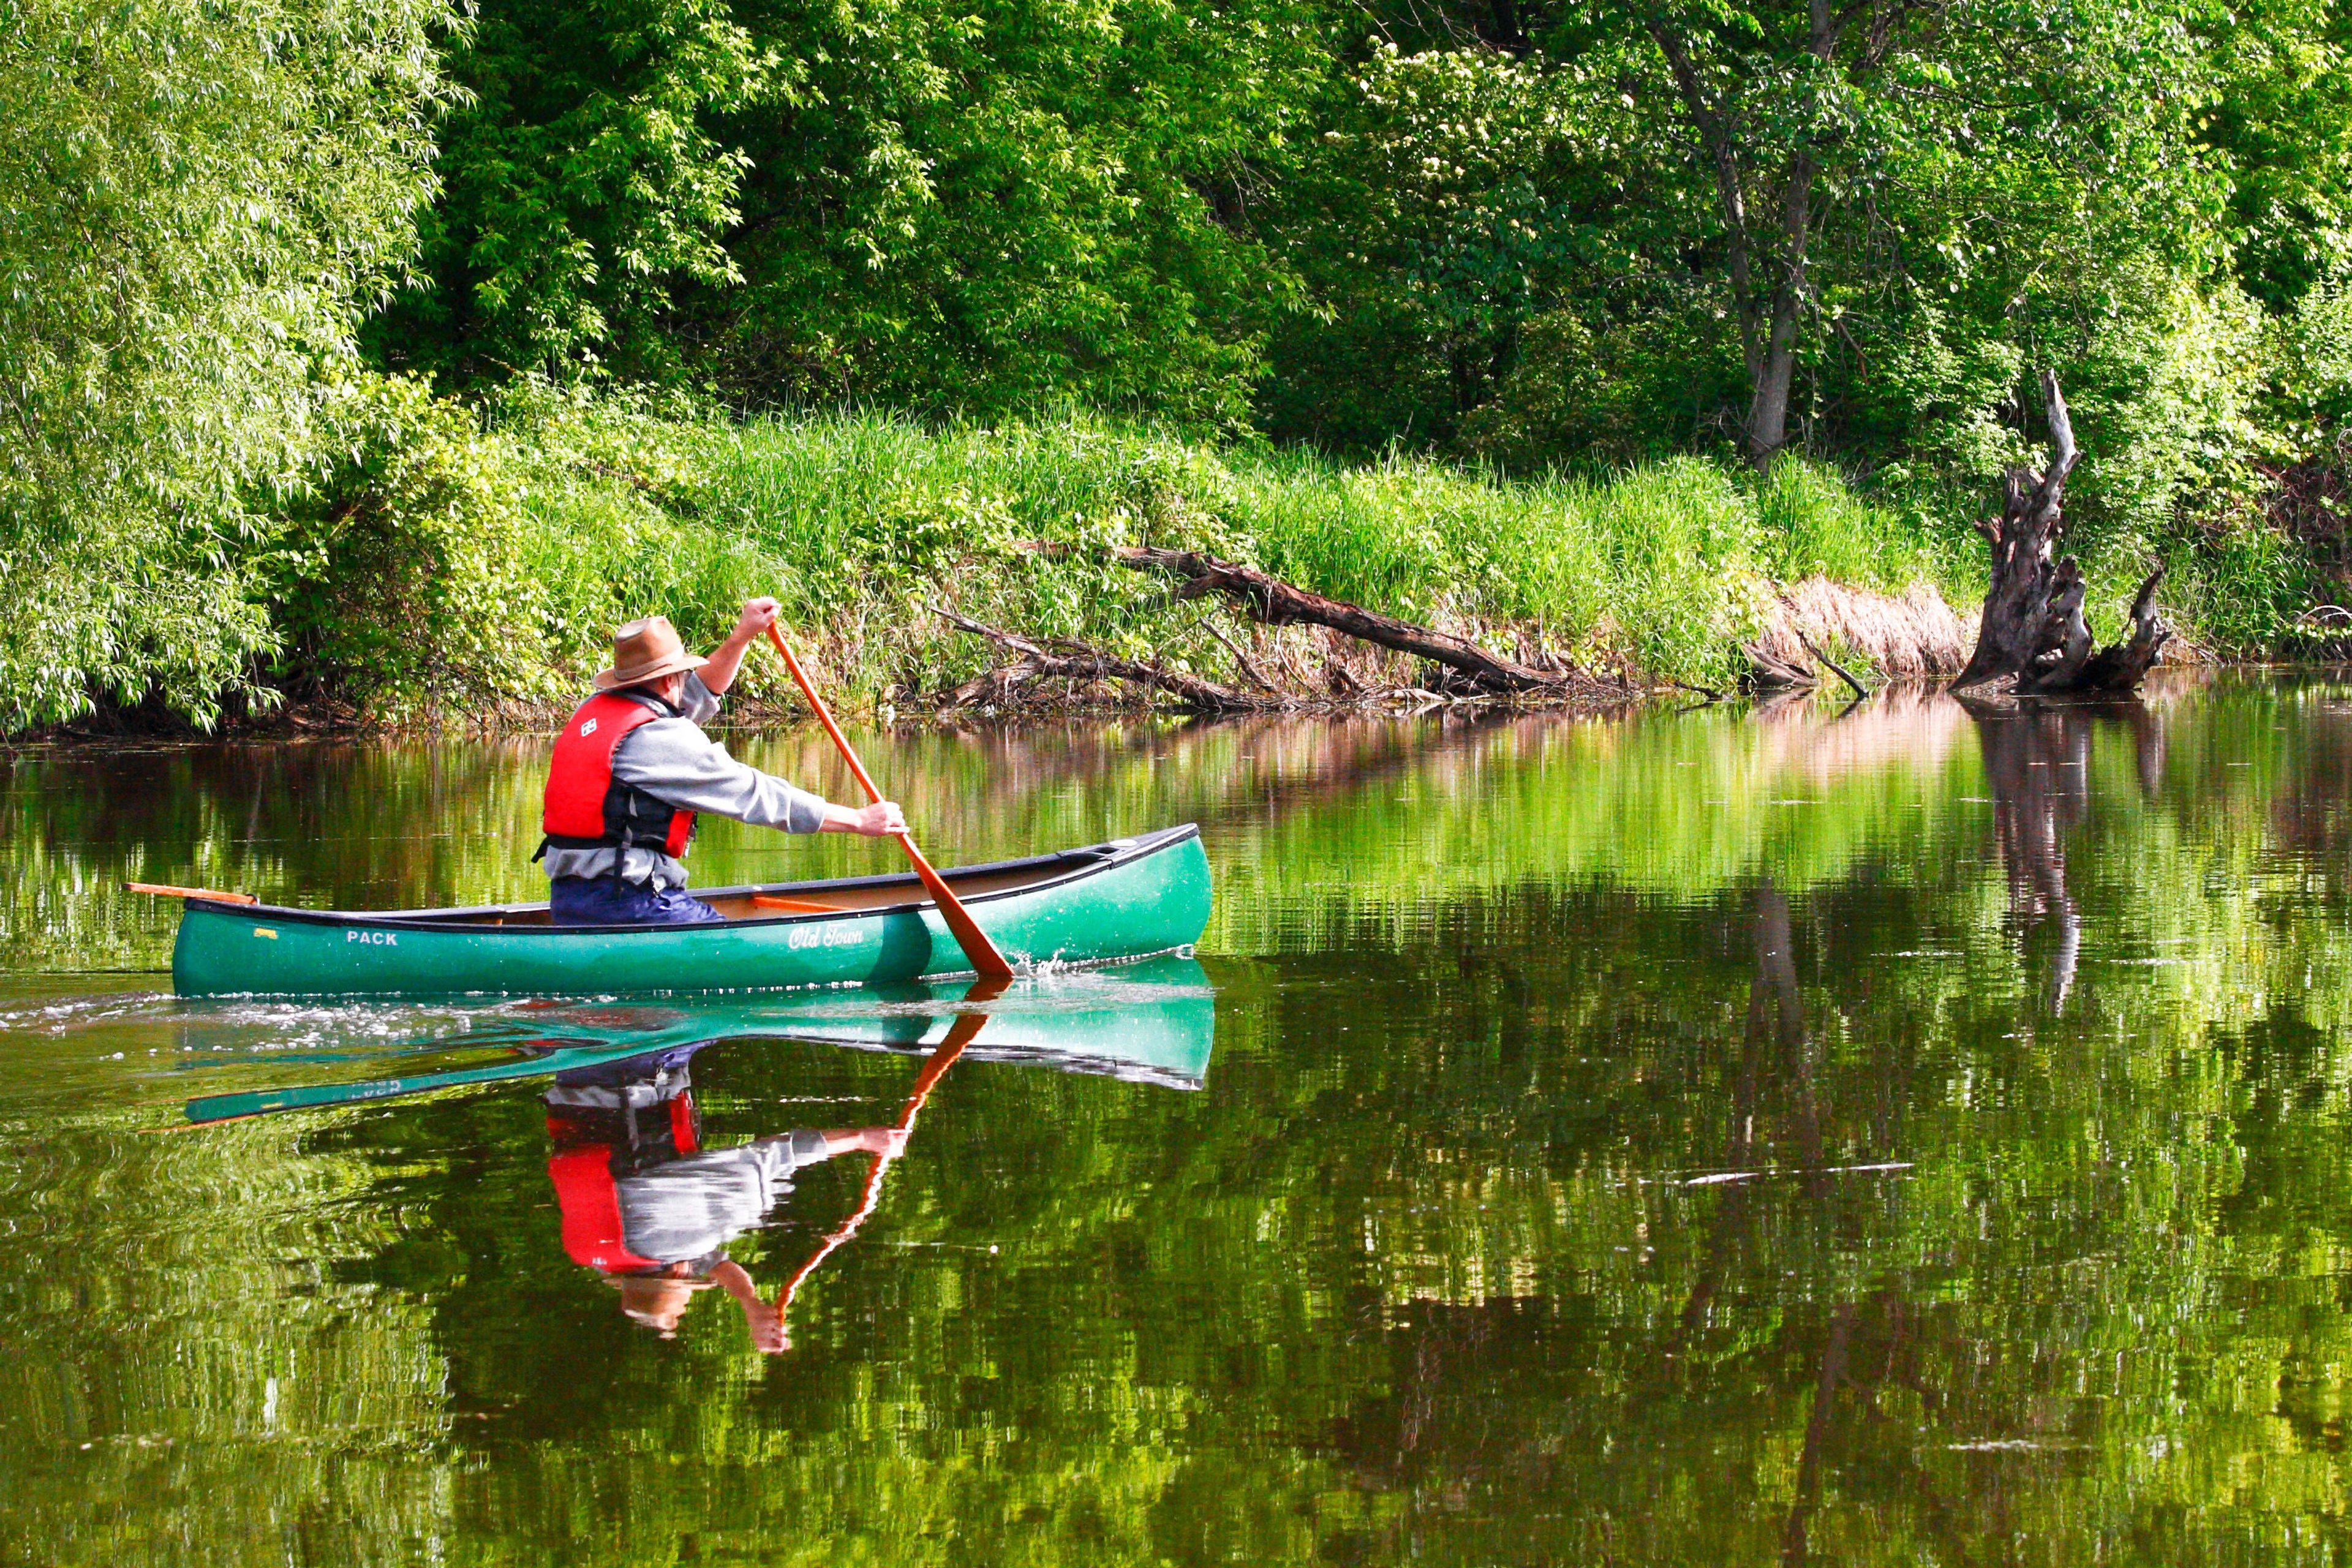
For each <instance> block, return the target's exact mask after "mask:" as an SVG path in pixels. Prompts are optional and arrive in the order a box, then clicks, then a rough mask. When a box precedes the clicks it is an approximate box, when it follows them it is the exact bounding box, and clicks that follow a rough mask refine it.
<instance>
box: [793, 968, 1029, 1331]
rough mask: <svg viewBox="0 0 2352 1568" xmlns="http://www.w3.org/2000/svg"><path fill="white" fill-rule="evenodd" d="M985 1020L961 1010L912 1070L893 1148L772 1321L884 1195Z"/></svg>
mask: <svg viewBox="0 0 2352 1568" xmlns="http://www.w3.org/2000/svg"><path fill="white" fill-rule="evenodd" d="M1005 984H1006V982H1004V981H1003V980H981V981H975V982H974V983H973V984H972V987H971V990H970V991H967V992H965V993H964V998H963V999H964V1000H965V1001H967V1002H988V1001H992V1000H993V999H994V998H995V997H997V996H998V995H999V994H1002V993H1003V990H1004V987H1005ZM987 1023H988V1015H987V1014H985V1013H962V1014H959V1015H958V1016H957V1017H956V1021H955V1023H954V1024H953V1025H952V1026H950V1027H949V1029H948V1037H947V1038H946V1039H944V1040H941V1041H940V1045H939V1049H937V1050H935V1051H933V1052H932V1053H931V1054H930V1057H929V1059H928V1060H927V1061H925V1062H924V1063H923V1070H922V1071H921V1072H919V1073H918V1074H916V1075H915V1089H914V1092H913V1093H912V1094H910V1095H909V1096H908V1099H907V1109H906V1110H902V1111H900V1112H899V1113H898V1122H897V1124H896V1125H894V1126H893V1127H892V1128H891V1131H894V1132H896V1133H898V1143H897V1145H896V1147H895V1148H894V1149H893V1150H892V1151H891V1152H889V1153H887V1154H877V1155H875V1156H874V1169H872V1170H871V1171H868V1172H867V1173H866V1192H865V1195H864V1196H862V1197H860V1198H859V1199H858V1200H857V1207H856V1210H855V1211H854V1212H853V1213H852V1214H851V1215H850V1216H849V1217H848V1218H847V1219H845V1220H843V1221H842V1222H841V1224H840V1225H838V1226H835V1227H834V1232H833V1234H832V1235H831V1236H828V1237H825V1238H824V1246H822V1247H818V1248H817V1249H816V1254H815V1256H814V1257H813V1258H810V1259H809V1260H808V1261H807V1262H806V1263H803V1264H802V1265H801V1267H800V1271H799V1272H798V1273H796V1274H794V1275H793V1277H792V1278H791V1279H787V1280H785V1281H784V1288H783V1289H782V1290H780V1291H778V1292H777V1293H776V1321H777V1322H778V1323H779V1324H782V1321H783V1318H784V1314H785V1313H786V1312H788V1311H790V1310H792V1305H793V1296H794V1295H795V1294H797V1293H798V1292H799V1290H800V1288H801V1281H802V1280H803V1279H807V1278H808V1277H809V1276H810V1275H812V1274H814V1273H815V1272H816V1266H817V1265H818V1264H820V1263H823V1262H824V1260H825V1259H826V1258H830V1257H832V1256H833V1255H834V1253H835V1251H836V1250H838V1249H839V1248H840V1247H841V1246H842V1244H843V1243H845V1242H846V1241H847V1240H848V1239H849V1238H850V1237H853V1236H856V1234H857V1227H858V1226H862V1225H864V1224H865V1223H866V1215H870V1214H872V1213H873V1212H874V1205H875V1202H876V1200H877V1199H878V1198H880V1197H881V1195H882V1173H884V1172H886V1171H887V1170H888V1169H889V1168H890V1163H891V1162H892V1161H893V1160H896V1159H897V1158H898V1155H899V1154H900V1153H902V1152H905V1150H906V1147H907V1136H908V1134H909V1133H911V1132H912V1131H914V1130H915V1118H916V1116H917V1115H918V1114H919V1113H920V1112H921V1110H922V1109H923V1102H924V1101H925V1100H929V1099H930V1098H931V1089H932V1088H933V1086H934V1085H936V1084H937V1083H938V1082H939V1081H940V1078H942V1077H943V1076H944V1075H945V1074H946V1072H947V1070H948V1068H951V1067H953V1066H955V1063H956V1058H958V1057H960V1056H961V1055H963V1052H964V1047H966V1046H969V1045H971V1042H972V1041H973V1040H974V1039H976V1038H978V1037H979V1035H980V1031H981V1029H982V1027H983V1026H986V1025H987Z"/></svg>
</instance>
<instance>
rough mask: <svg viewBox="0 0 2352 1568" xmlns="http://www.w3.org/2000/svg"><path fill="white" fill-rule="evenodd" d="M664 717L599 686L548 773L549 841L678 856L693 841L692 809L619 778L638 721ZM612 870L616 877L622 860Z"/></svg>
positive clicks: (570, 725)
mask: <svg viewBox="0 0 2352 1568" xmlns="http://www.w3.org/2000/svg"><path fill="white" fill-rule="evenodd" d="M663 716H664V715H663V714H662V713H661V712H660V711H659V710H656V709H652V708H648V707H646V705H645V704H644V703H642V702H634V701H631V700H629V699H628V698H626V697H623V696H621V695H619V694H618V693H615V692H611V691H600V692H598V693H597V694H596V695H595V696H593V697H591V698H590V699H588V700H587V701H585V702H583V703H582V704H581V705H580V710H579V711H578V712H576V713H574V714H572V717H571V718H569V719H567V720H565V721H563V733H562V734H561V735H558V736H557V737H556V738H555V756H554V758H553V760H552V761H551V763H549V765H548V770H547V797H546V803H545V808H544V812H543V815H542V816H541V819H540V825H541V830H542V831H543V832H544V833H545V834H546V835H547V843H546V844H542V845H541V852H544V851H545V849H546V848H547V847H548V845H552V846H554V847H556V848H558V849H626V848H627V847H629V846H631V845H633V844H646V845H652V844H658V845H660V846H661V847H662V853H663V854H665V855H667V856H669V857H671V858H673V859H675V858H677V857H678V856H680V855H683V854H685V853H686V847H687V846H688V844H689V843H691V842H693V839H694V813H692V812H690V811H680V810H679V809H678V808H677V807H676V806H674V805H669V804H668V803H667V801H661V800H656V799H655V798H654V797H653V796H652V795H647V794H646V792H645V791H644V790H641V789H639V788H637V787H636V786H635V785H634V784H625V783H623V782H622V781H621V780H619V779H617V778H614V776H613V753H614V751H615V750H617V749H618V748H619V746H620V744H621V742H622V740H623V738H624V737H625V736H626V735H627V734H628V733H629V732H630V731H633V730H635V728H636V727H637V726H638V725H640V724H649V723H651V722H653V721H655V720H656V719H659V718H662V717H663ZM619 874H620V873H619V866H618V863H617V862H616V863H615V865H614V875H615V876H618V875H619Z"/></svg>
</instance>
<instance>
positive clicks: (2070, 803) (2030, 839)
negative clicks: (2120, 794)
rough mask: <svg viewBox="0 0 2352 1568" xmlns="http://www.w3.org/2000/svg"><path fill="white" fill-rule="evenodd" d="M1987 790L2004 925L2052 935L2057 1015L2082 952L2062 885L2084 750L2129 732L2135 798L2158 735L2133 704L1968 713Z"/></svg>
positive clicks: (2083, 783) (2085, 774)
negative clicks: (2003, 876)
mask: <svg viewBox="0 0 2352 1568" xmlns="http://www.w3.org/2000/svg"><path fill="white" fill-rule="evenodd" d="M1969 715H1970V717H1972V718H1973V719H1974V720H1975V721H1976V726H1977V739H1978V742H1979V744H1980V745H1981V746H1982V747H1983V750H1984V773H1985V782H1986V784H1989V785H1990V787H1991V789H1992V800H1993V840H1994V842H1995V843H1996V844H1997V845H1998V846H1999V847H2000V860H2001V866H2002V868H2003V869H2005V870H2006V871H2007V873H2008V875H2009V913H2010V919H2011V921H2014V922H2016V924H2017V925H2018V926H2019V927H2020V928H2021V929H2020V934H2021V935H2022V934H2023V932H2024V931H2029V930H2031V929H2032V928H2033V927H2034V926H2037V925H2040V924H2041V923H2042V921H2053V922H2054V924H2055V926H2056V929H2057V952H2056V953H2055V954H2054V955H2053V958H2052V961H2051V971H2050V984H2049V986H2048V988H2047V990H2046V991H2045V993H2044V997H2045V1001H2046V1004H2047V1006H2048V1008H2049V1011H2051V1012H2053V1013H2056V1012H2057V1011H2059V1010H2060V1009H2061V1008H2063V1006H2064V1005H2066V997H2067V994H2068V993H2069V992H2070V991H2072V990H2073V989H2074V970H2075V965H2076V963H2077V962H2078V961H2079V959H2080V957H2081V953H2082V948H2083V917H2082V910H2081V907H2080V906H2079V905H2078V904H2077V903H2076V902H2075V900H2074V895H2073V893H2072V892H2071V891H2070V890H2069V889H2068V888H2067V885H2066V842H2065V841H2066V838H2067V837H2068V835H2070V834H2071V833H2073V832H2074V829H2076V828H2077V827H2080V826H2082V825H2083V824H2084V821H2086V820H2087V819H2088V817H2089V816H2090V809H2091V757H2092V742H2093V741H2094V739H2095V735H2096V731H2097V730H2098V728H2099V727H2100V726H2101V725H2106V726H2109V727H2111V728H2115V727H2120V728H2124V729H2127V730H2128V731H2130V732H2131V736H2132V742H2133V753H2134V756H2135V758H2136V762H2137V777H2138V780H2139V785H2140V788H2141V790H2142V791H2143V792H2145V793H2147V794H2149V795H2153V794H2155V793H2156V789H2157V786H2158V783H2159V782H2160V780H2161V778H2162V776H2163V773H2164V729H2163V726H2162V724H2161V723H2160V722H2159V721H2158V720H2157V718H2156V716H2155V715H2154V714H2153V713H2151V712H2149V711H2148V710H2147V708H2145V707H2143V706H2142V705H2141V704H2139V703H2137V702H2103V703H2098V704H2095V705H2091V704H2072V705H2044V704H2042V703H2037V702H2033V701H2032V700H2017V701H2013V702H2010V703H2005V704H2001V705H1999V706H1994V705H1991V704H1984V705H1978V704H1970V705H1969Z"/></svg>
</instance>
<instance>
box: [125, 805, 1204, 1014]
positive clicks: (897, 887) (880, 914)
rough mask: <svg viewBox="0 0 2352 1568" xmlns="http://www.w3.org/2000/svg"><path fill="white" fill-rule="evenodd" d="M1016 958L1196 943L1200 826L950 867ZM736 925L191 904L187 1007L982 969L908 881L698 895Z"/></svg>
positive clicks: (962, 891)
mask: <svg viewBox="0 0 2352 1568" xmlns="http://www.w3.org/2000/svg"><path fill="white" fill-rule="evenodd" d="M943 875H944V876H945V877H946V878H947V879H948V881H949V882H950V884H951V885H953V886H954V888H955V889H956V892H957V894H958V896H959V897H960V898H961V900H962V901H963V902H964V903H965V904H966V905H967V906H968V907H969V908H970V909H971V914H972V918H973V919H974V920H975V921H979V922H980V926H981V929H982V930H983V931H987V933H988V934H989V936H990V938H991V939H992V941H994V942H995V943H996V945H997V947H998V948H999V949H1001V950H1002V951H1003V952H1004V953H1005V955H1006V956H1007V957H1009V958H1011V959H1013V960H1014V961H1015V962H1016V963H1018V962H1022V961H1028V962H1031V963H1040V962H1046V961H1058V962H1062V963H1110V962H1115V961H1118V960H1120V959H1129V958H1138V957H1141V956H1143V955H1145V954H1147V953H1154V952H1169V951H1171V950H1173V949H1177V948H1181V947H1185V946H1188V945H1190V944H1191V943H1192V942H1195V941H1197V940H1199V938H1200V935H1201V931H1202V927H1204V926H1206V925H1207V924H1208V921H1209V862H1208V858H1207V857H1206V856H1205V855H1203V854H1202V851H1201V836H1200V831H1199V829H1198V828H1196V827H1194V826H1192V825H1191V824H1189V823H1188V824H1186V825H1185V826H1181V827H1171V828H1166V829H1163V830H1162V831H1160V832H1158V833H1153V834H1147V835H1145V836H1143V837H1137V838H1116V839H1113V840H1111V841H1110V842H1109V843H1108V844H1097V845H1094V846H1091V847H1087V848H1084V849H1066V850H1063V851H1062V852H1061V853H1060V854H1057V855H1042V856H1038V857H1036V858H1032V859H1027V860H1006V861H1002V862H999V863H997V864H994V865H987V866H965V867H959V868H954V869H951V870H948V871H945V872H944V873H943ZM697 896H698V897H699V898H702V899H704V900H708V901H709V902H710V903H711V904H713V905H715V906H717V907H718V909H719V911H720V912H721V913H723V914H725V915H726V916H727V917H728V918H727V919H726V920H724V921H719V922H715V923H711V924H706V925H696V926H556V925H551V924H550V923H549V922H548V918H547V906H546V905H545V904H508V905H499V906H494V907H488V908H482V909H466V910H410V911H398V912H390V913H384V912H345V911H341V910H289V909H279V908H277V907H275V906H272V905H268V904H230V903H217V902H215V901H213V900H206V899H191V900H189V901H188V905H187V912H186V913H185V915H184V916H183V917H182V919H181V921H180V938H179V942H178V945H177V946H176V947H175V948H174V949H173V953H172V982H173V988H174V989H175V990H177V991H178V993H179V994H181V995H183V996H236V995H278V996H289V995H292V996H322V995H324V996H449V995H467V994H507V995H517V994H541V995H544V994H558V995H562V994H572V995H579V994H645V993H650V992H674V991H732V990H768V989H773V988H778V987H783V986H796V985H826V984H855V983H858V982H866V983H873V982H877V981H892V980H914V979H919V978H921V977H922V976H925V975H936V974H953V973H965V972H968V971H969V970H970V968H971V965H970V964H969V963H967V962H966V960H965V958H964V956H963V952H962V951H961V949H960V948H959V947H958V946H957V945H956V942H955V938H954V936H953V935H952V934H950V932H949V931H948V929H947V926H946V924H945V923H944V922H942V921H940V915H939V911H938V910H937V909H936V908H934V907H933V906H932V905H931V904H930V903H929V901H928V900H925V899H924V898H923V896H922V889H921V885H920V884H919V882H918V881H917V880H916V879H915V878H914V877H913V876H912V875H911V874H900V875H896V876H882V877H851V878H845V879H840V880H836V881H830V882H791V883H780V884H777V885H775V886H772V887H747V888H720V889H709V890H704V889H697Z"/></svg>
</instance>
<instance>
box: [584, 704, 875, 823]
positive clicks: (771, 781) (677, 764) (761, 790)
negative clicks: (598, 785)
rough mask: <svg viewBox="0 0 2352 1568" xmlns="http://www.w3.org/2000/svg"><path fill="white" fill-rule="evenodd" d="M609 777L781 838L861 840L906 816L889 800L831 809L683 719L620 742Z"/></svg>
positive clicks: (634, 732)
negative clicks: (848, 836)
mask: <svg viewBox="0 0 2352 1568" xmlns="http://www.w3.org/2000/svg"><path fill="white" fill-rule="evenodd" d="M613 776H614V778H617V779H619V780H620V781H621V782H622V783H623V784H635V785H636V786H637V787H638V788H639V789H641V790H643V791H645V792H646V794H647V795H651V796H653V797H654V798H655V799H656V800H658V801H661V802H662V803H664V804H665V805H674V806H677V807H678V808H679V809H680V810H683V811H707V812H709V813H710V814H711V815H712V816H728V817H732V818H734V819H735V820H736V821H737V822H748V823H750V824H751V825H752V826H755V827H781V828H782V829H783V830H784V831H785V832H787V833H863V834H866V836H868V837H881V836H882V835H884V834H888V833H904V832H905V831H906V830H907V819H906V817H905V816H904V815H903V814H901V813H900V811H899V810H898V803H897V802H895V801H884V802H882V803H881V804H880V805H869V806H865V807H862V808H860V807H856V806H847V805H834V804H833V803H832V802H831V801H828V800H826V799H825V798H824V796H823V795H812V794H810V793H809V792H808V791H807V790H804V789H802V788H799V787H798V786H797V785H794V784H787V783H785V782H784V781H783V780H782V779H780V778H778V777H776V775H775V774H773V773H761V771H760V770H759V769H758V768H755V767H753V766H751V764H750V763H740V762H737V761H736V760H735V759H734V758H733V757H730V756H729V755H728V754H727V748H726V747H724V746H722V745H720V744H719V742H716V741H714V740H712V739H711V738H710V737H709V736H708V735H706V734H704V733H703V732H702V731H701V729H700V728H699V727H698V726H697V725H696V724H695V723H694V722H693V721H690V720H686V719H656V720H655V721H653V722H652V723H650V724H644V725H640V726H639V727H638V728H636V729H635V730H632V731H629V732H628V734H626V735H625V736H624V737H622V740H621V743H620V745H619V747H617V748H616V749H615V750H614V752H613Z"/></svg>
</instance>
